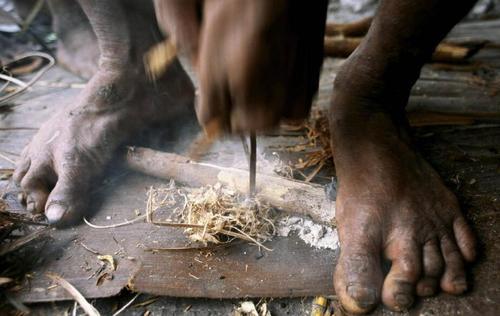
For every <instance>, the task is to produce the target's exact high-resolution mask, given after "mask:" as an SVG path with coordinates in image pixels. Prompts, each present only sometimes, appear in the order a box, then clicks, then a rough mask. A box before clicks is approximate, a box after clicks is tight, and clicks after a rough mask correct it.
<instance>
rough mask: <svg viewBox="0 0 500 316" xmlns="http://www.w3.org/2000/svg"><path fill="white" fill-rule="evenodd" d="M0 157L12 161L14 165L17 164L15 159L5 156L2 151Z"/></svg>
mask: <svg viewBox="0 0 500 316" xmlns="http://www.w3.org/2000/svg"><path fill="white" fill-rule="evenodd" d="M0 158H2V159H3V160H5V161H8V162H10V163H11V164H13V165H15V164H16V162H15V161H14V160H12V159H10V158H9V157H7V156H5V155H4V154H2V153H0Z"/></svg>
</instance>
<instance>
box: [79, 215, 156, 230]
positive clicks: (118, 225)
mask: <svg viewBox="0 0 500 316" xmlns="http://www.w3.org/2000/svg"><path fill="white" fill-rule="evenodd" d="M144 218H146V214H145V215H141V216H139V217H136V218H134V219H133V220H130V221H129V220H126V221H125V222H121V223H117V224H111V225H102V226H101V225H94V224H92V223H90V222H89V221H88V220H87V218H85V217H84V218H83V221H84V222H85V224H87V225H88V226H90V227H92V228H96V229H108V228H117V227H122V226H127V225H131V224H134V223H137V222H139V221H140V220H142V219H144Z"/></svg>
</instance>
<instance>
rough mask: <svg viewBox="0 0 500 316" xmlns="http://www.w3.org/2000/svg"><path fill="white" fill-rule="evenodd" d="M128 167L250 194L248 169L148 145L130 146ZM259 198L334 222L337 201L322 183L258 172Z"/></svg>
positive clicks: (287, 210) (257, 191)
mask: <svg viewBox="0 0 500 316" xmlns="http://www.w3.org/2000/svg"><path fill="white" fill-rule="evenodd" d="M126 164H127V166H128V168H130V169H132V170H134V171H138V172H141V173H143V174H147V175H150V176H153V177H158V178H162V179H168V180H170V179H174V180H175V181H178V182H180V183H183V184H186V185H189V186H194V187H200V186H205V185H213V184H216V183H217V182H220V183H221V184H223V185H227V186H229V187H231V188H233V189H235V190H236V191H238V192H240V193H242V194H248V185H249V183H248V171H247V170H240V169H235V168H226V167H220V166H216V165H212V164H207V163H201V162H195V161H192V160H190V159H189V158H187V157H183V156H180V155H177V154H172V153H166V152H160V151H156V150H152V149H148V148H139V147H131V148H129V150H128V152H127V155H126ZM256 197H257V198H258V199H260V200H262V201H265V202H267V203H269V204H270V205H272V206H273V207H275V208H277V209H279V210H282V211H285V212H289V213H294V214H300V215H306V216H309V217H311V218H312V219H313V220H314V221H316V222H321V223H323V224H327V225H331V224H332V221H333V219H334V217H335V202H332V201H330V199H328V198H327V197H326V195H325V191H324V189H323V187H322V186H321V185H317V184H312V183H306V182H303V181H298V180H293V179H287V178H283V177H279V176H273V175H265V174H257V187H256Z"/></svg>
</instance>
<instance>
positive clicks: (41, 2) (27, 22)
mask: <svg viewBox="0 0 500 316" xmlns="http://www.w3.org/2000/svg"><path fill="white" fill-rule="evenodd" d="M44 4H45V1H44V0H38V1H37V2H36V3H35V4H34V5H33V7H32V8H31V11H30V13H29V14H28V16H27V17H26V19H24V21H23V24H22V28H21V30H22V31H23V32H26V31H27V30H28V28H29V27H30V25H31V23H32V22H33V20H34V19H35V18H36V16H37V15H38V13H39V12H40V10H41V9H42V8H43V5H44Z"/></svg>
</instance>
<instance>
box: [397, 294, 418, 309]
mask: <svg viewBox="0 0 500 316" xmlns="http://www.w3.org/2000/svg"><path fill="white" fill-rule="evenodd" d="M394 298H395V299H396V303H397V304H398V307H399V308H406V307H409V306H410V305H411V304H412V303H413V298H412V297H411V296H408V295H406V294H396V296H395V297H394Z"/></svg>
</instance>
